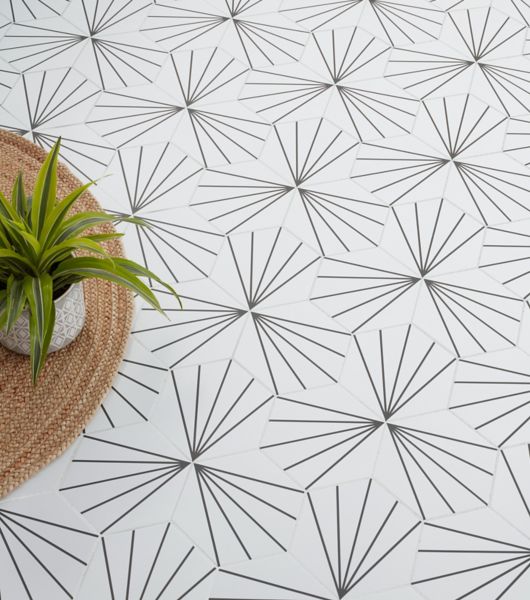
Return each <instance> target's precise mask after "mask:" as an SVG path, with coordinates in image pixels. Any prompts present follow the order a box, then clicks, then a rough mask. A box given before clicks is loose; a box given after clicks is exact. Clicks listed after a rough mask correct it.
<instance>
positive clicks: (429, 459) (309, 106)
mask: <svg viewBox="0 0 530 600" xmlns="http://www.w3.org/2000/svg"><path fill="white" fill-rule="evenodd" d="M529 25H530V4H529V3H528V2H527V0H494V1H493V2H491V3H490V2H489V0H460V1H459V0H433V1H432V0H431V1H428V0H406V1H405V0H403V1H400V0H371V1H368V0H283V1H280V0H156V1H153V0H69V1H68V0H4V1H3V2H2V3H1V4H0V37H1V38H2V39H1V40H0V102H1V108H0V127H2V128H7V129H10V130H13V131H16V132H18V133H20V134H21V135H24V136H25V137H27V138H28V139H31V140H34V141H35V142H37V143H38V144H40V145H42V146H43V147H46V148H47V147H49V146H50V145H51V144H52V143H53V141H54V140H55V138H56V136H58V135H59V134H60V135H62V136H63V152H62V159H63V160H64V161H66V162H67V163H68V164H69V165H70V167H71V168H72V169H73V170H74V171H75V172H76V173H77V175H78V176H79V177H80V178H81V179H83V180H86V179H87V178H96V177H100V176H101V175H103V174H105V173H106V174H110V176H108V177H106V178H104V179H102V180H101V181H100V182H99V183H98V185H97V188H96V191H95V193H96V195H97V197H98V199H99V200H100V202H101V203H102V204H103V205H104V206H105V207H106V208H107V209H110V210H113V211H116V212H120V213H127V214H131V213H135V214H139V215H141V216H143V217H144V218H146V219H148V220H149V221H150V223H151V224H152V228H151V229H148V230H137V229H136V227H135V226H133V225H131V226H129V227H128V228H127V229H126V245H127V248H128V252H129V255H130V256H132V257H134V258H135V259H137V260H141V261H144V263H145V264H146V265H147V266H149V267H150V268H152V269H153V270H154V271H156V272H157V273H158V274H159V275H160V276H162V277H163V278H165V279H168V280H172V281H178V282H179V283H178V289H179V291H180V292H181V294H182V296H183V302H184V310H182V311H181V310H179V309H178V306H177V304H176V303H175V301H174V300H173V299H172V298H171V297H169V296H168V295H167V294H164V293H163V292H160V296H161V299H162V303H163V305H164V307H165V308H166V309H167V310H168V314H169V317H170V320H169V321H168V320H167V319H164V318H163V317H160V316H159V315H158V314H156V313H154V312H153V311H151V310H148V309H146V308H145V307H142V306H139V307H138V314H137V319H136V321H135V324H134V332H133V335H132V337H131V341H130V345H129V349H128V352H127V356H126V358H125V360H124V362H123V365H122V367H121V368H120V373H119V375H118V376H117V378H116V381H115V383H114V386H113V389H112V391H111V393H110V394H109V396H108V398H107V399H106V401H105V402H104V404H103V407H102V408H101V410H100V411H99V413H98V414H97V416H96V417H95V418H94V420H93V421H92V422H91V423H90V424H89V425H88V426H87V428H86V432H85V434H84V435H83V436H82V437H81V438H80V439H79V440H78V441H77V442H76V443H75V444H74V446H73V447H72V448H71V449H70V450H69V451H68V452H66V454H65V455H64V456H62V457H61V458H60V459H58V460H57V461H56V462H55V463H53V464H52V465H50V466H49V467H47V468H46V469H44V470H43V471H42V472H41V473H40V474H38V475H37V476H36V477H34V478H33V479H32V480H30V481H28V482H27V483H26V484H24V485H23V486H22V487H21V488H19V489H18V490H17V491H15V492H14V493H12V494H11V495H10V496H9V497H8V498H5V499H4V500H2V501H1V502H0V598H1V599H2V600H22V599H24V598H31V599H33V600H60V599H62V598H68V597H70V598H76V599H80V600H106V599H109V600H110V599H112V600H142V599H143V600H149V599H150V600H155V599H161V600H170V599H171V600H174V599H176V598H180V599H182V598H185V599H186V600H314V599H319V600H338V599H340V598H346V599H347V600H349V599H354V598H357V599H359V600H421V599H422V598H423V599H424V600H457V599H464V598H466V599H469V600H497V599H501V598H502V599H503V600H527V599H528V598H529V597H530V591H529V590H530V453H529V445H528V443H529V442H530V396H529V394H530V319H529V317H530V308H529V306H528V303H527V297H528V296H529V295H530V275H529V273H530V268H529V262H530V258H529V257H530V253H529V249H530V241H529V240H530V192H529V191H528V190H529V186H530V170H529V169H528V168H527V164H528V163H530V60H529V59H528V58H527V55H526V52H529V51H530V46H528V45H527V42H526V38H527V37H529V39H530V30H529V29H528V26H529Z"/></svg>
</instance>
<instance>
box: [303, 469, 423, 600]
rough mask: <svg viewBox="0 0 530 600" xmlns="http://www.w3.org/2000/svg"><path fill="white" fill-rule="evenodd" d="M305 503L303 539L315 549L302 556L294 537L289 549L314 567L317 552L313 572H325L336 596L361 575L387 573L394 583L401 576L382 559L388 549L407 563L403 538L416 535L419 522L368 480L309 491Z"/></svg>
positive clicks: (409, 553)
mask: <svg viewBox="0 0 530 600" xmlns="http://www.w3.org/2000/svg"><path fill="white" fill-rule="evenodd" d="M308 503H309V507H310V519H311V521H312V522H311V526H312V528H313V530H312V536H311V538H307V539H308V540H309V539H311V541H312V542H313V543H315V545H316V546H317V547H318V553H315V554H316V556H315V557H311V559H310V560H309V561H308V560H307V559H305V558H304V556H303V553H304V550H303V548H301V547H299V546H297V545H296V542H295V546H294V548H295V550H294V551H295V553H297V554H298V555H299V558H300V560H301V561H302V563H304V564H306V566H309V564H311V563H313V564H314V566H315V567H316V564H315V563H314V560H315V558H316V557H317V556H318V560H319V567H320V568H319V571H317V573H319V574H320V573H321V572H322V571H325V572H326V575H325V577H326V580H327V581H331V582H332V584H333V588H334V591H335V593H336V595H337V597H338V598H343V597H345V596H347V595H348V594H349V593H350V592H351V591H352V590H354V589H355V588H357V587H358V586H360V585H361V584H362V583H363V582H364V580H366V579H372V583H373V579H374V578H377V577H382V576H383V573H384V574H385V575H384V576H385V577H388V580H387V581H386V584H387V586H391V585H392V584H395V583H396V582H395V580H396V579H398V582H397V583H399V579H400V578H402V579H404V580H405V581H406V574H405V573H400V574H392V573H390V572H388V571H386V565H385V562H386V561H388V560H389V557H390V556H392V553H393V552H401V553H402V554H406V555H407V558H406V559H405V560H404V563H405V564H406V563H409V568H410V566H411V564H410V563H411V558H412V557H413V556H414V545H412V546H411V545H410V543H409V542H410V538H411V537H415V536H417V533H418V528H419V526H420V524H421V522H420V521H418V520H416V519H415V518H414V516H413V515H412V514H411V513H409V512H408V510H407V509H404V508H403V507H402V506H401V505H400V504H399V502H398V501H397V500H395V499H394V498H392V497H391V496H390V495H389V494H388V493H387V492H386V491H383V490H382V489H380V488H379V487H378V486H377V484H374V483H373V481H372V480H371V479H370V480H368V482H366V483H365V482H364V481H362V482H355V484H349V485H348V484H346V485H342V486H336V487H335V488H327V489H325V490H320V491H318V492H310V493H309V494H308ZM308 521H309V519H308ZM304 524H305V525H306V526H309V523H304ZM301 535H302V534H301V533H300V536H301ZM317 568H318V567H317ZM323 576H324V575H321V577H323ZM379 585H380V586H381V583H379ZM383 585H384V584H383ZM376 587H377V585H376Z"/></svg>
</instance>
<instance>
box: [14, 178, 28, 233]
mask: <svg viewBox="0 0 530 600" xmlns="http://www.w3.org/2000/svg"><path fill="white" fill-rule="evenodd" d="M11 204H12V205H13V208H14V209H15V210H16V212H17V214H18V216H19V217H20V218H21V219H22V220H24V221H25V220H26V219H27V214H28V203H27V199H26V192H25V191H24V182H23V181H22V172H20V173H19V174H18V175H17V178H16V179H15V184H14V185H13V191H12V193H11Z"/></svg>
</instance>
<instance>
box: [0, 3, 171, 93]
mask: <svg viewBox="0 0 530 600" xmlns="http://www.w3.org/2000/svg"><path fill="white" fill-rule="evenodd" d="M119 4H121V6H118V3H116V2H115V1H111V0H105V2H98V3H95V4H94V3H92V2H86V1H85V0H83V1H82V2H81V10H82V14H83V21H81V22H79V21H77V22H76V25H75V26H74V25H72V24H70V23H69V22H68V21H67V19H68V16H69V11H66V14H65V16H64V18H63V19H62V20H57V21H54V22H53V23H49V22H48V20H46V19H43V20H42V21H38V22H37V23H38V24H32V23H19V24H16V25H14V26H13V27H12V28H11V29H10V30H9V32H8V33H7V34H6V36H5V37H4V40H3V42H2V45H1V48H0V49H1V51H2V53H3V54H4V56H5V57H6V59H7V60H9V62H10V63H11V64H12V65H13V66H15V67H16V68H18V69H20V70H23V71H27V70H35V69H37V68H47V67H49V66H50V65H53V63H54V60H55V59H57V58H59V59H60V60H61V61H68V62H69V63H70V64H72V63H73V64H75V66H76V67H77V68H78V69H79V70H80V71H82V72H83V73H84V74H85V75H86V76H87V77H90V76H91V75H93V76H94V78H95V80H96V81H97V82H98V83H99V85H100V86H101V87H102V88H103V89H105V88H109V87H111V88H112V87H124V86H128V85H138V84H141V83H148V82H151V81H152V80H153V78H154V77H155V76H156V73H157V72H158V70H159V68H160V66H161V64H162V60H163V59H164V57H165V55H166V53H165V52H164V51H163V50H160V49H158V48H156V47H148V44H146V41H147V40H145V39H142V37H141V36H140V35H138V34H134V33H133V34H127V33H125V34H124V33H121V31H120V29H121V28H122V27H123V24H124V23H127V20H128V19H129V18H130V17H133V16H136V15H137V14H138V13H139V12H140V11H143V10H144V9H145V8H147V7H148V6H150V2H147V3H145V2H144V3H143V5H138V4H134V5H131V3H130V2H128V1H127V2H125V3H123V2H120V3H119ZM127 29H128V28H127V26H125V30H127Z"/></svg>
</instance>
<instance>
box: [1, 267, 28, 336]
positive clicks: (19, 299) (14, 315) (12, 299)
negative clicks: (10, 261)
mask: <svg viewBox="0 0 530 600" xmlns="http://www.w3.org/2000/svg"><path fill="white" fill-rule="evenodd" d="M6 291H7V305H6V323H5V329H6V331H10V329H11V328H12V327H13V325H14V324H15V323H16V322H17V319H18V318H19V317H20V315H21V314H22V311H23V310H24V305H25V304H26V294H25V292H24V282H23V280H22V279H15V278H14V277H13V275H11V276H10V277H9V279H8V280H7V290H6Z"/></svg>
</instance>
